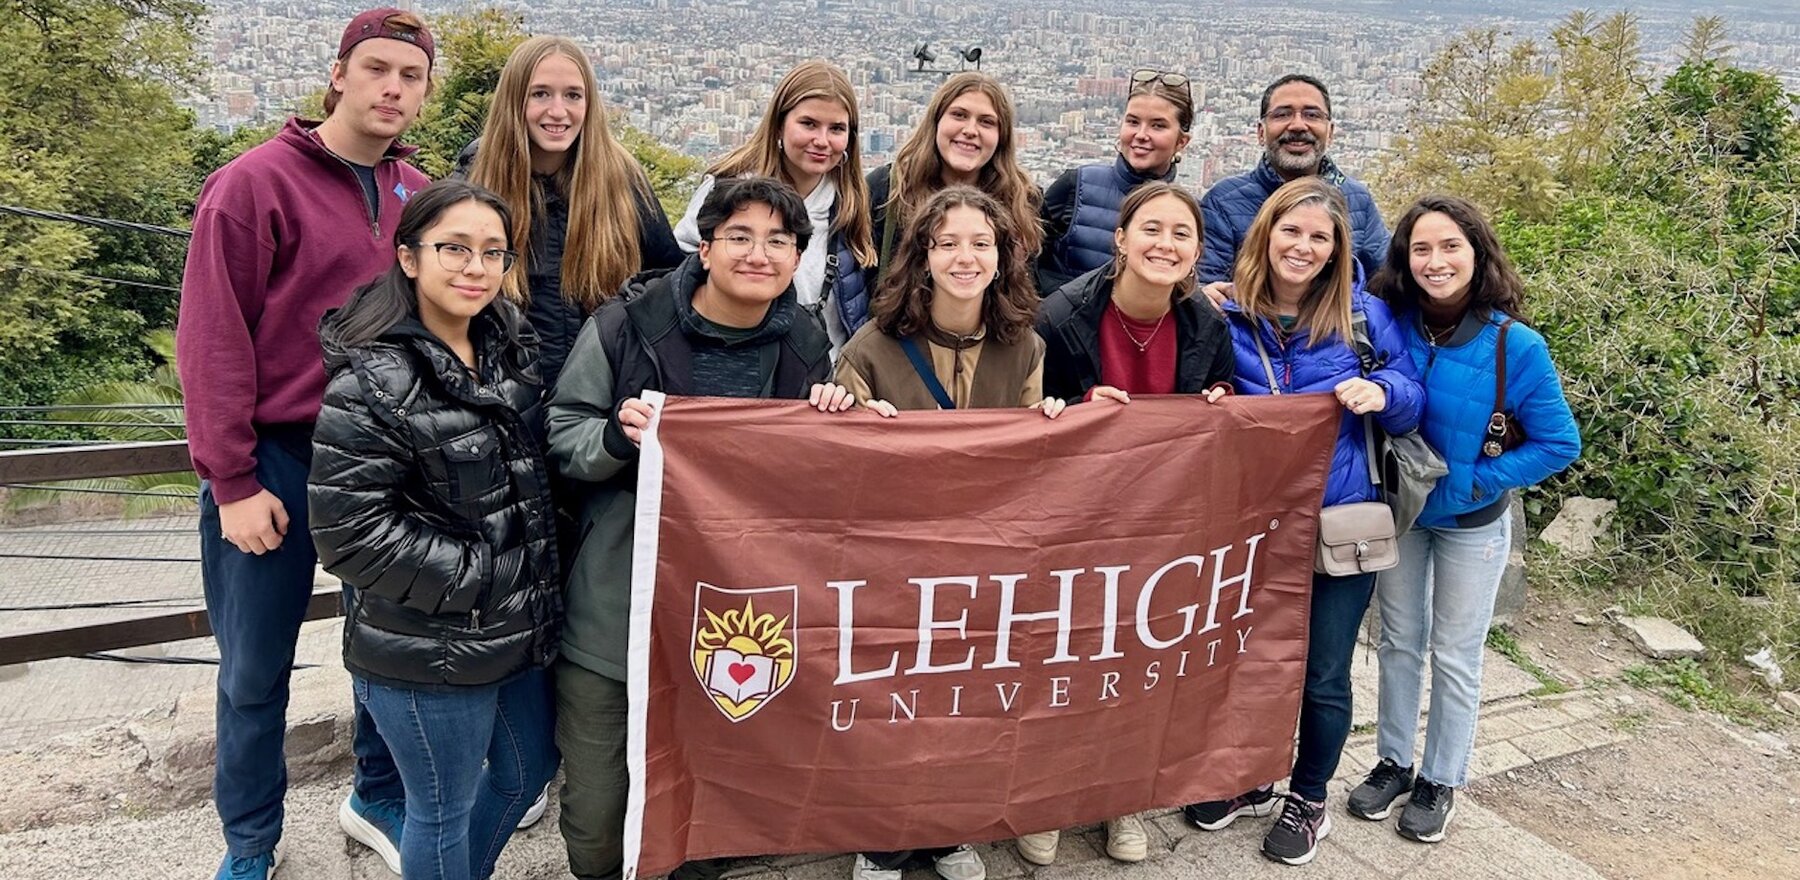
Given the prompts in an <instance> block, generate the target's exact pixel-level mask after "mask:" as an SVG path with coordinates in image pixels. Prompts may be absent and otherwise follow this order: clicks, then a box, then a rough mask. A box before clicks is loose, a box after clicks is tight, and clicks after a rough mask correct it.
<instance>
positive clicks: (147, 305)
mask: <svg viewBox="0 0 1800 880" xmlns="http://www.w3.org/2000/svg"><path fill="white" fill-rule="evenodd" d="M203 13H204V6H203V4H201V3H199V2H196V0H0V40H4V45H6V47H7V52H6V53H5V54H3V55H0V103H3V104H4V106H5V112H3V113H0V149H4V156H5V162H4V164H0V204H7V205H18V206H22V207H27V208H36V209H41V210H52V211H62V212H68V213H75V214H83V215H88V216H99V217H110V218H116V219H124V220H132V221H139V222H146V223H153V224H158V225H177V224H179V223H181V222H182V218H183V216H184V213H185V211H186V209H187V208H188V206H189V205H191V203H192V192H191V191H190V190H189V189H188V187H187V186H186V180H187V176H188V169H189V168H190V167H191V161H190V145H191V142H192V132H193V119H192V116H191V114H189V113H187V112H186V111H184V110H182V109H181V108H180V107H178V106H177V105H176V103H175V99H174V96H175V95H176V94H177V93H178V92H182V91H187V90H189V89H190V88H192V86H193V85H194V83H195V78H196V75H197V73H198V71H199V67H198V64H197V61H196V58H195V55H194V53H193V39H194V37H193V35H194V34H195V33H196V32H197V31H198V25H199V21H200V16H201V15H202V14H203ZM184 253H185V247H184V244H183V242H181V241H180V240H179V239H177V238H169V237H162V236H150V235H143V234H137V233H123V232H113V231H104V230H100V229H96V228H93V227H86V226H73V225H67V224H61V223H50V222H47V221H42V220H35V219H24V218H19V217H3V218H0V275H4V277H5V280H6V283H5V284H3V285H0V377H4V378H0V402H5V403H19V402H24V401H30V402H36V403H42V402H46V401H48V400H51V399H54V398H55V397H56V396H58V395H59V394H60V393H61V392H62V391H63V390H66V389H69V388H75V387H80V386H81V385H84V384H88V383H89V382H93V381H98V380H102V379H107V378H118V377H124V376H129V375H133V374H136V373H137V372H139V371H141V370H142V369H144V368H145V366H146V365H147V362H148V360H147V359H148V352H147V351H146V350H145V349H144V348H143V347H142V346H141V344H140V343H139V341H138V337H139V334H140V333H141V332H142V330H143V328H144V327H145V326H146V325H151V326H154V325H156V324H161V323H165V322H167V321H168V320H170V319H171V318H172V316H173V314H174V308H175V301H176V295H175V293H174V292H173V288H174V287H175V285H176V282H177V279H179V278H180V271H181V265H182V260H183V257H184ZM84 276H85V277H84ZM95 278H119V279H124V280H126V281H135V282H141V283H142V284H144V285H152V286H138V285H131V284H114V283H110V282H104V281H95V280H93V279H95Z"/></svg>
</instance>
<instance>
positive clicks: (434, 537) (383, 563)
mask: <svg viewBox="0 0 1800 880" xmlns="http://www.w3.org/2000/svg"><path fill="white" fill-rule="evenodd" d="M414 455H415V453H414V452H413V450H412V448H411V446H410V445H409V444H408V443H407V442H406V441H405V439H404V438H403V437H402V435H401V434H400V429H399V427H398V426H396V425H393V424H392V423H391V422H389V421H388V420H385V419H382V418H380V417H378V416H377V415H376V414H375V413H374V412H373V411H372V410H371V409H370V408H369V407H368V405H367V404H366V403H365V402H364V400H363V398H362V393H361V389H360V388H359V386H358V382H357V378H356V376H355V374H354V372H352V371H351V370H340V371H339V372H338V373H337V374H336V375H335V376H333V377H332V379H331V383H330V384H329V385H327V386H326V389H325V399H324V406H323V407H322V408H321V409H320V411H319V421H318V425H317V427H316V428H315V429H314V432H313V460H312V471H311V474H310V475H309V476H308V478H307V483H306V500H307V505H308V506H309V507H310V508H311V517H310V519H311V524H312V536H313V544H314V546H316V547H317V548H318V551H319V563H320V564H321V565H323V566H324V567H325V570H326V571H329V572H331V573H332V574H334V575H336V576H338V577H340V578H342V579H343V580H344V583H347V584H349V585H351V586H352V587H355V588H356V589H359V590H367V591H369V592H371V593H374V594H376V595H378V596H381V597H382V598H384V599H388V600H390V601H393V602H398V603H399V604H401V605H405V606H407V607H409V608H416V609H418V610H420V611H423V612H426V613H429V614H465V613H468V611H469V610H470V609H472V608H473V607H474V606H475V602H476V600H477V599H479V598H480V596H481V593H482V591H483V590H484V589H486V587H487V585H488V583H489V581H490V580H491V579H492V577H493V557H492V550H491V549H490V547H489V545H488V543H487V541H485V540H483V539H482V538H481V536H480V535H479V534H475V533H473V527H471V534H469V535H452V534H449V533H448V532H446V531H445V530H444V529H442V528H440V527H437V526H434V525H432V524H430V523H427V522H426V521H425V520H424V519H422V518H421V517H420V516H419V515H418V514H417V513H414V512H410V511H407V510H405V509H403V508H402V507H401V502H400V498H401V487H402V486H403V484H405V483H406V482H407V481H408V480H417V479H419V477H418V476H417V473H416V464H417V463H416V462H415V461H414V460H413V459H414Z"/></svg>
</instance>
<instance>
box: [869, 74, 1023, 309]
mask: <svg viewBox="0 0 1800 880" xmlns="http://www.w3.org/2000/svg"><path fill="white" fill-rule="evenodd" d="M973 91H979V92H981V93H982V94H983V95H986V96H987V99H988V100H989V101H991V102H993V105H994V115H996V116H998V117H999V123H1000V124H999V129H1000V130H999V140H998V142H997V143H996V144H995V146H994V155H993V157H992V158H990V159H988V163H987V164H986V165H984V166H982V168H981V173H980V175H979V176H978V177H977V178H976V184H975V185H976V187H977V188H978V189H980V190H981V191H982V192H984V193H987V194H988V195H990V196H992V197H993V198H994V199H995V201H998V202H999V203H1000V204H1001V205H1003V206H1005V208H1006V212H1007V213H1008V214H1011V215H1012V227H1013V228H1014V229H1015V230H1017V233H1016V234H1017V235H1018V238H1019V243H1020V245H1021V246H1022V247H1024V249H1025V253H1026V254H1028V255H1029V254H1036V253H1037V252H1038V251H1039V250H1041V249H1042V248H1043V244H1044V241H1043V239H1044V231H1043V229H1042V228H1040V227H1039V226H1038V219H1037V217H1038V204H1039V202H1041V201H1042V200H1043V196H1042V194H1041V193H1039V192H1038V188H1037V185H1036V184H1034V183H1032V182H1031V176H1030V175H1028V174H1026V173H1025V169H1024V168H1022V167H1020V165H1019V155H1018V146H1017V144H1016V143H1015V138H1014V132H1013V125H1014V124H1015V122H1016V121H1017V114H1016V113H1015V112H1014V111H1013V103H1012V98H1010V97H1007V94H1006V89H1004V88H1002V87H1001V85H1000V82H999V81H998V80H996V79H994V78H993V77H991V76H988V75H987V74H985V73H978V72H976V71H973V70H970V71H964V72H962V73H957V74H952V75H951V76H949V77H948V78H946V79H945V80H944V84H943V85H941V86H938V90H937V91H936V92H935V93H933V94H932V96H931V102H930V103H928V104H926V105H925V115H924V117H923V118H921V119H920V120H919V124H918V125H917V126H915V127H914V128H913V131H912V134H910V135H907V137H906V143H904V144H901V145H900V151H899V152H897V153H895V154H894V167H893V169H892V171H891V176H890V178H889V180H890V183H889V193H888V202H887V205H886V210H887V222H889V223H895V222H900V223H905V222H907V220H906V218H909V217H911V216H912V215H913V214H914V213H915V212H916V211H918V210H919V206H920V205H922V204H923V203H924V202H925V200H926V199H928V198H930V197H931V195H932V193H935V192H937V191H938V189H940V188H941V187H943V185H944V159H943V157H942V156H939V155H938V151H937V127H938V120H940V119H943V118H944V114H945V113H947V112H949V110H950V102H952V101H954V100H956V99H957V98H960V97H962V96H963V95H964V94H965V93H967V92H973ZM909 225H910V224H909ZM883 274H884V275H885V274H886V273H885V271H884V273H883Z"/></svg>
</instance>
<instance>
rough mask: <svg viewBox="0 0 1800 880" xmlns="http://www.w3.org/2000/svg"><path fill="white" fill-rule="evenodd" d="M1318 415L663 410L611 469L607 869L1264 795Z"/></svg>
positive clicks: (1323, 402)
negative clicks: (625, 603) (622, 740)
mask: <svg viewBox="0 0 1800 880" xmlns="http://www.w3.org/2000/svg"><path fill="white" fill-rule="evenodd" d="M1338 417H1339V410H1338V408H1337V405H1336V403H1335V402H1334V401H1333V400H1332V399H1331V398H1330V397H1328V396H1325V395H1284V396H1281V397H1279V398H1273V397H1228V398H1226V399H1225V400H1224V401H1222V402H1220V403H1217V404H1208V403H1206V402H1205V401H1203V400H1200V399H1199V398H1195V397H1137V398H1133V400H1132V403H1131V404H1129V405H1126V406H1119V405H1113V404H1108V403H1101V404H1088V405H1082V406H1075V407H1071V408H1069V410H1068V411H1067V412H1065V413H1064V414H1063V415H1062V416H1061V417H1060V418H1058V419H1056V420H1054V421H1051V420H1046V419H1044V418H1043V417H1042V416H1041V415H1038V414H1035V413H1029V412H1025V411H1013V410H974V411H959V412H908V413H905V414H903V415H902V416H901V417H899V418H896V419H880V418H877V417H876V416H874V415H872V414H869V413H864V412H857V413H850V414H846V415H823V414H821V413H819V412H817V411H816V410H814V409H812V408H810V407H808V406H806V405H804V404H794V403H782V402H770V401H725V400H715V399H680V398H677V399H670V400H667V401H666V402H665V403H664V404H663V405H662V406H661V407H660V408H659V413H658V417H657V420H656V422H655V424H654V425H653V426H652V429H651V430H650V431H649V432H648V433H647V434H646V437H645V441H644V448H643V455H642V459H641V461H640V471H639V474H640V476H639V480H640V482H639V491H638V522H637V531H636V546H635V550H634V552H635V558H634V566H633V585H632V590H633V593H632V647H631V656H630V664H629V666H630V681H629V682H628V690H629V693H630V696H631V712H632V716H631V729H630V734H629V737H628V744H627V749H628V760H629V764H630V774H631V798H630V804H629V808H628V813H627V827H626V865H627V868H628V870H627V877H634V876H636V874H639V873H641V874H643V875H645V876H649V875H654V874H660V873H664V872H666V871H668V870H671V869H673V868H674V867H676V866H677V865H679V864H680V863H681V862H682V861H684V860H687V859H693V858H702V857H710V856H719V855H747V854H776V853H791V852H815V851H834V852H836V851H852V850H858V849H863V850H895V849H906V848H914V847H922V846H939V845H950V844H957V843H964V842H969V841H979V840H992V839H997V838H1002V837H1011V836H1016V835H1018V834H1021V833H1026V832H1032V831H1043V830H1049V829H1053V828H1062V827H1068V826H1071V825H1076V824H1081V823H1085V822H1092V821H1096V820H1099V819H1104V818H1110V817H1113V816H1119V815H1124V814H1127V813H1132V812H1137V811H1140V810H1144V809H1148V808H1151V807H1158V806H1171V805H1175V804H1179V803H1188V802H1193V801H1198V800H1205V799H1210V798H1220V797H1228V796H1230V795H1234V794H1237V793H1239V792H1242V791H1244V790H1246V789H1249V788H1251V787H1254V786H1256V785H1259V784H1262V783H1266V782H1269V781H1271V780H1275V779H1278V778H1281V777H1283V776H1284V775H1286V773H1287V771H1288V768H1289V765H1290V762H1291V760H1292V746H1293V733H1294V725H1295V720H1296V717H1297V714H1298V711H1299V699H1300V691H1301V684H1302V678H1303V673H1304V668H1305V654H1306V627H1307V608H1308V603H1307V599H1308V596H1309V595H1310V589H1311V581H1312V559H1313V548H1314V541H1315V532H1316V527H1317V520H1318V509H1319V501H1320V498H1321V496H1322V494H1323V489H1324V481H1325V475H1326V471H1327V468H1328V467H1329V464H1330V457H1331V449H1332V443H1333V440H1334V438H1335V435H1336V430H1337V424H1338ZM633 866H635V868H634V867H633Z"/></svg>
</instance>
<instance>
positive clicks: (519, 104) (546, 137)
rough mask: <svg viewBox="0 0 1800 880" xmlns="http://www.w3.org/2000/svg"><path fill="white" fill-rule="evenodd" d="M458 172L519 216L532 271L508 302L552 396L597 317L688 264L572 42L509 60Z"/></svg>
mask: <svg viewBox="0 0 1800 880" xmlns="http://www.w3.org/2000/svg"><path fill="white" fill-rule="evenodd" d="M458 164H459V170H460V171H461V173H464V174H466V175H467V177H468V179H469V180H470V182H472V183H476V184H479V185H481V186H484V187H486V188H488V189H489V190H492V191H493V192H495V193H497V194H499V196H500V197H501V198H502V199H505V200H506V203H507V204H508V205H510V206H512V209H513V219H512V229H511V230H510V232H511V233H512V242H513V248H514V249H515V250H517V251H518V252H519V253H520V254H521V255H523V257H524V260H523V262H524V264H525V265H524V268H525V271H524V272H514V273H512V274H511V275H510V276H509V277H508V278H507V281H506V289H505V292H506V295H507V297H508V298H510V299H513V300H514V301H517V302H521V303H522V304H523V306H524V309H525V314H526V317H527V318H528V319H529V320H530V322H531V326H532V328H533V329H534V330H536V331H537V334H538V337H539V339H540V340H541V356H540V359H539V361H538V364H539V369H540V370H541V371H542V374H543V378H544V384H545V386H546V387H555V384H556V379H557V377H558V376H559V375H560V374H561V373H562V365H563V361H564V360H566V359H567V358H568V355H569V347H570V346H571V345H573V344H574V343H575V336H576V334H577V333H579V332H580V330H581V325H582V323H583V322H584V321H586V320H587V317H588V315H590V314H592V313H593V311H594V309H596V308H598V307H599V306H600V304H601V303H603V302H605V301H606V300H608V299H611V298H612V297H613V296H614V295H615V294H617V292H618V290H619V288H620V286H622V285H623V284H624V283H625V281H626V280H627V279H629V278H630V277H631V276H632V275H634V274H636V273H637V272H639V271H642V270H644V269H660V268H667V267H670V266H674V265H676V264H677V263H680V262H681V258H682V254H681V251H680V249H679V248H677V247H676V246H675V239H674V236H673V234H672V232H671V231H670V229H669V220H668V217H666V216H664V214H663V211H662V206H661V204H659V203H658V202H657V200H656V194H655V193H654V192H652V191H651V189H650V181H649V179H648V178H647V177H646V176H645V174H644V169H643V168H642V167H641V166H639V165H638V162H637V159H635V158H634V157H633V156H632V155H631V152H630V151H629V150H627V149H625V147H624V145H623V144H621V143H619V141H618V139H616V138H614V137H613V135H612V131H611V130H610V129H609V128H608V126H607V122H606V108H605V107H604V106H602V105H601V103H600V94H599V90H598V88H597V87H596V85H595V82H594V68H593V65H592V64H590V63H589V62H588V58H587V54H586V53H584V52H583V51H582V50H581V47H579V46H577V45H576V44H575V42H574V41H573V40H570V39H569V38H567V37H556V36H545V37H532V38H531V39H529V40H526V41H525V42H523V43H521V44H519V47H518V48H516V49H514V50H513V51H512V54H511V55H510V56H508V57H507V59H506V66H505V67H503V68H501V70H500V82H499V85H498V86H497V87H496V88H495V89H494V102H493V105H492V106H491V107H490V108H489V110H488V115H487V121H486V123H485V124H484V125H483V126H482V128H481V138H480V139H479V140H477V141H476V142H474V143H471V144H470V145H469V146H468V148H467V149H465V150H463V154H462V156H461V158H460V159H459V163H458Z"/></svg>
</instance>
